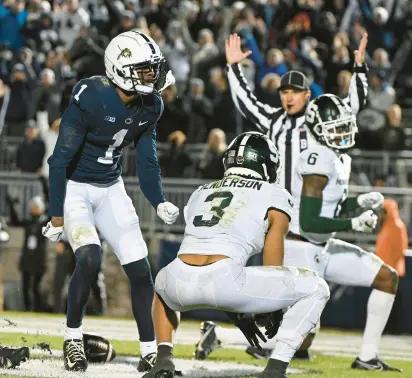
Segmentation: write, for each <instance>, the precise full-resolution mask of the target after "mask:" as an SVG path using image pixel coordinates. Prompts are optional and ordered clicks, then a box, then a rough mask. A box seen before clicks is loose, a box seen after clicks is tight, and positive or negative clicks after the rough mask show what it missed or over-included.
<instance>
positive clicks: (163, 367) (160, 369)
mask: <svg viewBox="0 0 412 378" xmlns="http://www.w3.org/2000/svg"><path fill="white" fill-rule="evenodd" d="M179 373H180V374H179ZM179 375H180V376H181V372H177V371H175V365H174V363H173V361H172V360H169V359H164V360H157V361H156V362H155V363H154V365H153V367H152V368H151V369H150V371H148V372H147V373H146V374H145V375H144V376H143V378H173V377H174V376H179Z"/></svg>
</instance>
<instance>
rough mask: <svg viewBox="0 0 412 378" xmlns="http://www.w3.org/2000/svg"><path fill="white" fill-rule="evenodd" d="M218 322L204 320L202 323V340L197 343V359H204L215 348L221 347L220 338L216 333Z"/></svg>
mask: <svg viewBox="0 0 412 378" xmlns="http://www.w3.org/2000/svg"><path fill="white" fill-rule="evenodd" d="M215 329H216V324H215V323H213V322H209V321H206V322H202V323H201V325H200V340H199V342H198V343H197V345H196V349H195V353H194V355H195V359H196V360H204V359H206V358H207V356H208V355H209V354H210V353H212V352H213V351H214V350H215V349H217V348H219V347H220V344H221V342H220V340H218V338H217V335H216V331H215Z"/></svg>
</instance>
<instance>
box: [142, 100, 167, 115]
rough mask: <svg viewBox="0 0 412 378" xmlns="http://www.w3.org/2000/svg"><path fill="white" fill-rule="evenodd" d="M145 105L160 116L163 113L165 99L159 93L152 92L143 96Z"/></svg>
mask: <svg viewBox="0 0 412 378" xmlns="http://www.w3.org/2000/svg"><path fill="white" fill-rule="evenodd" d="M142 99H143V104H144V106H145V107H146V108H147V109H148V110H149V111H150V112H151V113H152V114H153V115H155V117H157V119H158V118H160V116H161V115H162V113H163V108H164V106H163V100H162V98H161V97H160V96H159V95H157V94H151V95H147V96H142Z"/></svg>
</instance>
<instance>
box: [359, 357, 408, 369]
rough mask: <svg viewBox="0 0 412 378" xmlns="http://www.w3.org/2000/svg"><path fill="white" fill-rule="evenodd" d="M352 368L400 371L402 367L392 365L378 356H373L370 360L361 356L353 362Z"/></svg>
mask: <svg viewBox="0 0 412 378" xmlns="http://www.w3.org/2000/svg"><path fill="white" fill-rule="evenodd" d="M352 369H360V370H376V371H399V372H401V371H402V369H399V368H395V367H392V366H390V365H388V364H387V363H386V362H384V361H383V360H381V359H380V358H379V357H378V356H376V357H375V358H372V359H371V360H369V361H362V360H361V359H360V358H359V357H356V360H355V361H353V362H352Z"/></svg>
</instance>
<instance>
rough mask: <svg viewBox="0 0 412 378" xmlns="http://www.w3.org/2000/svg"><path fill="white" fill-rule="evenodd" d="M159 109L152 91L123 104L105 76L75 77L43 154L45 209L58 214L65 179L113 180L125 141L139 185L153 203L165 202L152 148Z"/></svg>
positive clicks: (160, 106)
mask: <svg viewBox="0 0 412 378" xmlns="http://www.w3.org/2000/svg"><path fill="white" fill-rule="evenodd" d="M140 99H141V100H140ZM162 112H163V102H162V99H161V97H160V96H159V95H157V94H151V95H145V96H143V95H142V96H140V97H139V98H138V101H137V104H131V105H130V106H125V105H124V103H123V102H122V100H121V98H120V96H119V94H118V93H117V90H116V87H115V86H114V85H113V84H112V83H111V82H110V81H109V80H108V79H107V78H106V77H105V76H93V77H91V78H88V79H83V80H81V81H79V82H78V83H77V84H76V86H75V87H74V89H73V93H72V98H71V100H70V103H69V106H68V108H67V110H66V111H65V113H64V115H63V117H62V120H61V123H60V130H59V137H58V139H57V143H56V146H55V148H54V151H53V155H52V156H51V157H50V158H49V160H48V163H49V167H50V173H49V181H50V204H49V215H50V216H56V217H61V216H63V205H64V198H65V193H66V181H67V179H69V180H73V181H76V182H83V183H90V184H110V183H112V182H114V181H116V180H117V179H118V178H119V177H120V175H121V172H122V168H121V165H120V164H119V160H120V157H121V156H122V149H123V147H125V146H127V145H129V144H130V143H135V145H136V167H137V175H138V177H139V183H140V187H141V190H142V191H143V193H144V195H145V196H146V198H147V199H148V200H149V201H150V202H151V204H152V205H153V206H154V207H155V208H156V207H157V205H158V204H159V203H161V202H164V201H165V199H164V197H163V191H162V186H161V180H160V169H159V165H158V160H157V153H156V123H157V121H158V119H159V118H160V116H161V114H162Z"/></svg>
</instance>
